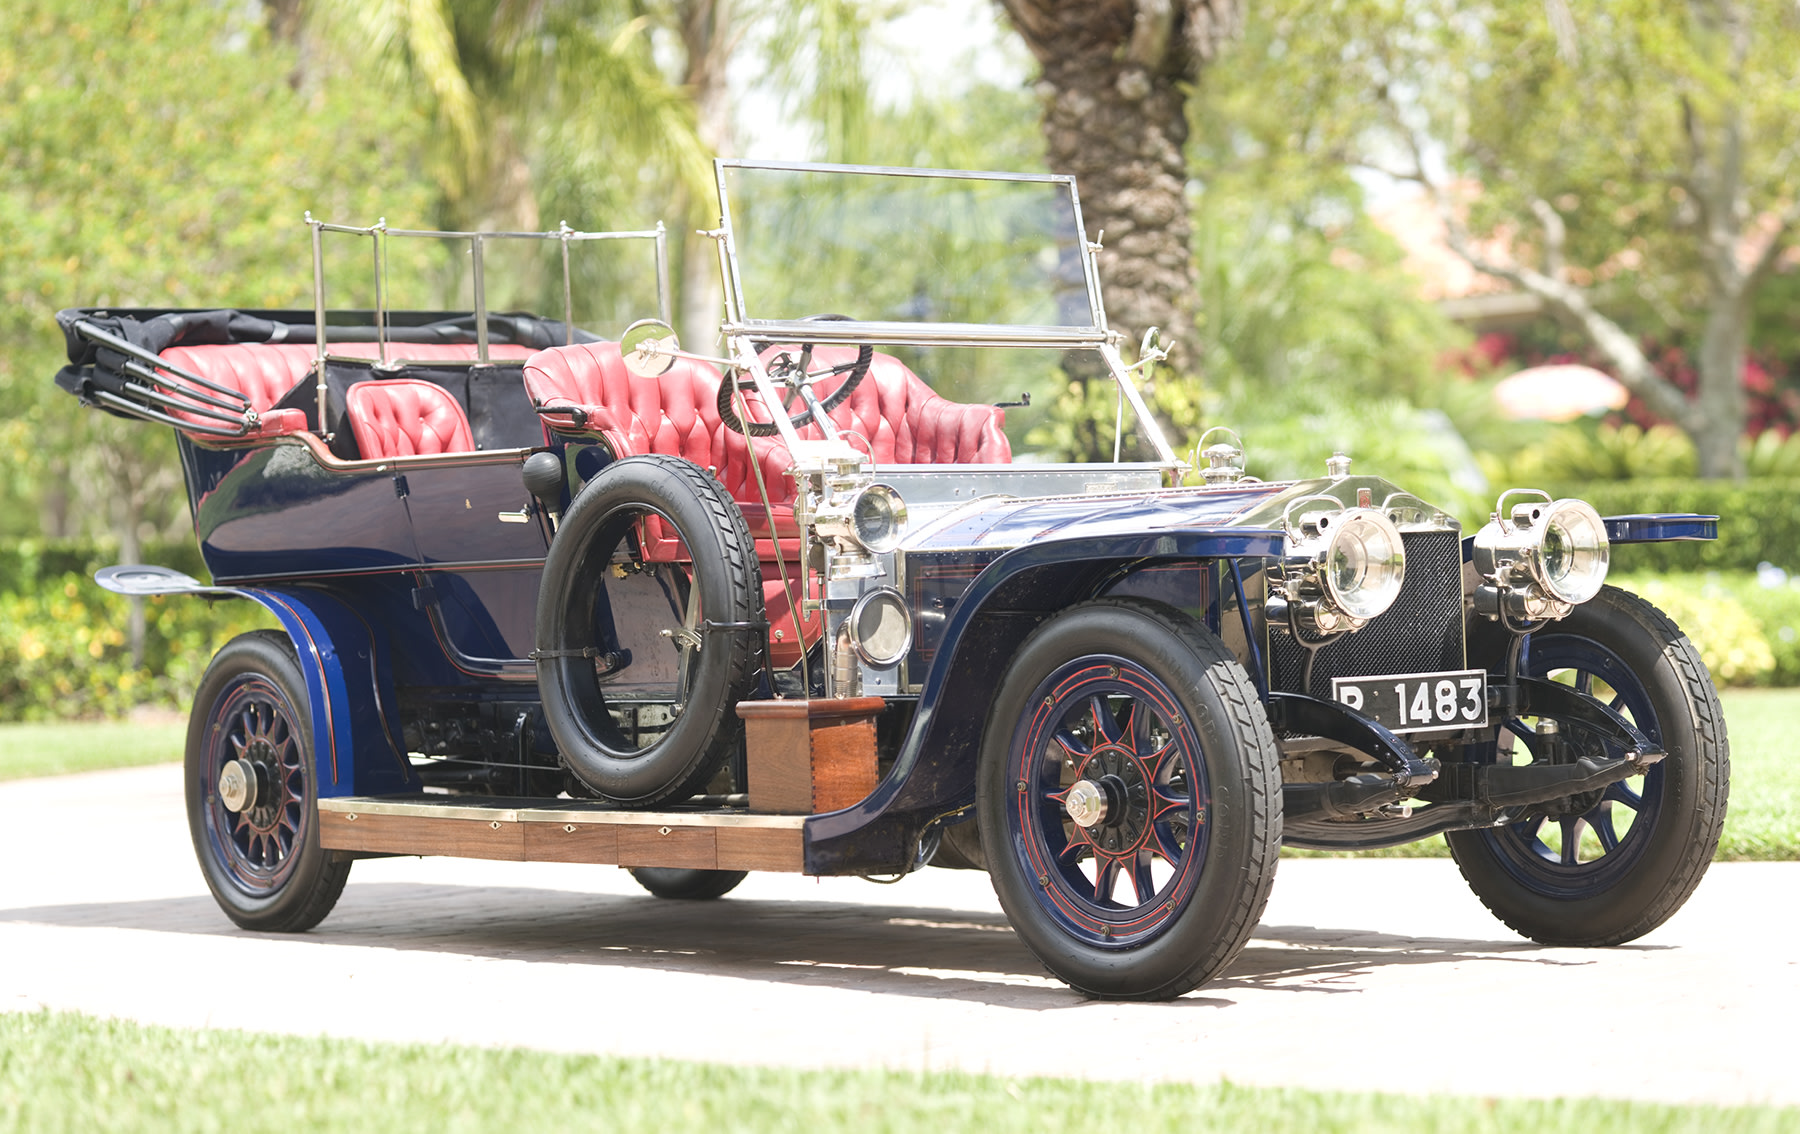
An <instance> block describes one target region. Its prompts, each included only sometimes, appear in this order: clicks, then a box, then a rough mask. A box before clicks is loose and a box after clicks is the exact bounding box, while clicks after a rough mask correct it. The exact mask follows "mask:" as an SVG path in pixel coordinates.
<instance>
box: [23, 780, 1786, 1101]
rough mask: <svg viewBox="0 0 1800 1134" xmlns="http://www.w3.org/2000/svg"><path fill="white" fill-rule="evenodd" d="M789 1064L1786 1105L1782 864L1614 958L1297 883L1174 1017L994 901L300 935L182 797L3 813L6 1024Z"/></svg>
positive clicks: (868, 893) (547, 876) (390, 926)
mask: <svg viewBox="0 0 1800 1134" xmlns="http://www.w3.org/2000/svg"><path fill="white" fill-rule="evenodd" d="M39 1005H46V1006H50V1007H54V1008H65V1009H75V1010H79V1011H83V1012H89V1013H95V1014H100V1015H110V1016H121V1017H128V1018H131V1019H136V1020H142V1021H146V1022H152V1023H159V1024H169V1025H176V1026H214V1027H235V1028H250V1029H257V1030H265V1031H281V1032H294V1033H301V1034H320V1033H327V1034H331V1035H339V1036H357V1037H364V1038H370V1039H388V1040H426V1041H430V1040H455V1041H460V1042H468V1043H477V1044H507V1045H524V1046H530V1047H537V1048H546V1049H554V1050H560V1051H590V1052H607V1053H616V1054H623V1055H663V1056H672V1057H679V1058H684V1059H699V1060H714V1061H722V1062H732V1063H767V1064H789V1065H795V1066H809V1067H820V1066H883V1067H893V1068H911V1069H919V1068H929V1069H934V1070H936V1069H945V1068H960V1069H964V1070H969V1071H993V1072H997V1073H1001V1074H1007V1075H1059V1076H1083V1077H1091V1078H1110V1079H1184V1080H1191V1081H1195V1082H1203V1083H1204V1082H1211V1081H1214V1080H1217V1079H1219V1078H1221V1077H1225V1078H1229V1079H1231V1080H1233V1081H1235V1082H1239V1083H1250V1084H1267V1085H1289V1086H1303V1087H1315V1088H1342V1089H1352V1090H1356V1089H1368V1090H1384V1091H1411V1092H1455V1093H1461V1094H1477V1095H1537V1096H1557V1095H1601V1096H1612V1097H1629V1098H1639V1099H1658V1100H1668V1101H1677V1102H1691V1101H1717V1102H1757V1101H1769V1102H1779V1103H1785V1104H1800V1075H1796V1074H1795V1072H1794V1069H1793V1064H1794V1059H1795V1056H1796V1054H1797V1053H1800V1035H1797V1031H1800V863H1745V864H1725V865H1720V866H1715V867H1714V868H1713V869H1712V872H1711V873H1710V874H1709V875H1708V876H1707V879H1706V881H1705V883H1704V884H1703V885H1702V886H1701V888H1700V891H1699V893H1698V894H1697V895H1696V896H1695V897H1694V899H1693V900H1692V901H1691V902H1689V903H1688V906H1687V908H1686V909H1684V910H1683V911H1682V912H1681V913H1680V914H1679V915H1677V916H1676V918H1675V919H1674V920H1672V921H1671V922H1670V923H1669V924H1668V925H1667V926H1665V927H1663V928H1662V929H1661V930H1659V931H1658V932H1656V933H1654V934H1652V935H1651V936H1649V937H1647V938H1644V939H1642V940H1641V941H1639V942H1636V943H1634V944H1632V945H1629V946H1623V947H1620V948H1615V949H1608V950H1571V949H1546V948H1540V947H1537V946H1535V945H1532V944H1530V943H1528V942H1525V941H1522V940H1519V939H1518V938H1515V937H1514V936H1512V935H1511V933H1510V932H1509V931H1508V930H1507V929H1505V927H1503V926H1501V925H1500V924H1499V923H1498V922H1496V921H1494V920H1493V919H1492V918H1491V917H1490V916H1489V915H1488V914H1487V912H1486V911H1485V910H1484V909H1482V907H1481V906H1480V904H1479V903H1478V902H1476V901H1475V899H1474V898H1473V897H1472V896H1471V895H1470V894H1469V893H1468V891H1467V890H1466V889H1465V888H1464V887H1463V884H1462V881H1461V879H1460V877H1459V876H1458V875H1457V873H1456V868H1455V867H1454V866H1453V865H1451V864H1450V863H1449V862H1447V861H1380V860H1369V861H1358V860H1304V861H1290V862H1287V863H1284V864H1283V865H1282V867H1281V878H1280V881H1279V882H1278V883H1277V885H1276V888H1275V896H1274V899H1273V901H1272V902H1271V903H1270V906H1269V909H1268V912H1267V915H1266V916H1265V917H1264V919H1263V923H1262V926H1261V927H1260V928H1259V929H1258V931H1257V934H1256V937H1255V938H1254V939H1253V940H1252V941H1251V943H1250V947H1249V949H1248V950H1246V952H1245V953H1244V955H1243V956H1242V957H1241V958H1240V959H1239V960H1238V961H1237V963H1236V964H1235V965H1233V966H1232V967H1231V969H1230V970H1229V972H1228V973H1227V974H1226V975H1225V976H1224V977H1223V978H1222V979H1220V980H1217V981H1214V982H1213V983H1212V984H1210V985H1208V986H1206V987H1205V988H1202V989H1200V990H1199V991H1198V992H1195V993H1192V994H1190V995H1189V996H1187V997H1184V998H1183V999H1181V1000H1179V1001H1176V1002H1174V1003H1170V1004H1131V1005H1119V1004H1104V1003H1095V1002H1089V1001H1084V1000H1082V999H1081V998H1079V997H1077V996H1075V995H1072V994H1071V993H1070V992H1068V990H1067V989H1065V988H1063V987H1062V986H1061V985H1059V984H1057V983H1056V982H1054V981H1052V980H1050V979H1049V978H1048V977H1046V976H1044V975H1043V973H1042V971H1041V970H1040V969H1039V968H1038V967H1037V965H1036V964H1035V962H1034V961H1033V960H1032V958H1031V956H1030V955H1029V954H1028V953H1027V952H1026V951H1025V949H1024V948H1023V947H1022V946H1021V945H1020V944H1019V943H1018V942H1017V940H1016V939H1015V938H1014V937H1013V934H1012V932H1011V931H1010V930H1009V929H1008V928H1007V926H1006V922H1005V919H1004V918H1003V917H1002V916H1001V915H1000V912H999V907H998V905H997V904H996V903H995V901H994V897H993V893H992V891H991V890H990V889H989V888H988V885H987V879H986V878H985V876H982V875H979V874H972V873H968V872H961V871H947V870H929V871H926V872H924V873H923V874H921V875H919V876H916V877H914V878H911V879H908V880H907V881H905V882H903V883H901V884H899V885H897V886H891V887H889V886H876V885H872V884H870V883H867V882H863V881H860V880H854V879H828V880H822V881H821V880H813V879H802V878H796V877H785V876H776V875H767V876H752V877H751V878H750V879H749V880H748V881H747V882H746V883H745V884H744V885H743V886H741V887H739V889H738V890H737V891H735V892H734V893H733V894H732V895H731V896H730V897H729V898H726V899H724V900H723V901H720V902H712V903H678V902H667V901H659V900H656V899H653V898H650V897H649V896H647V895H645V894H644V893H643V892H642V891H641V890H639V889H638V888H637V886H636V885H635V884H634V883H633V882H632V881H631V879H630V878H629V877H628V876H627V875H626V874H625V873H624V872H623V871H620V870H618V869H615V868H612V867H581V866H566V865H556V864H516V863H482V862H470V861H462V860H451V859H425V860H420V859H391V860H381V861H371V862H363V863H359V864H357V866H356V869H355V872H354V873H353V874H352V876H351V883H350V886H349V888H348V889H347V890H346V891H345V894H344V898H343V901H342V902H341V903H340V904H339V905H338V908H337V911H336V912H335V913H334V914H333V915H332V916H331V917H330V918H329V919H327V920H326V922H325V923H324V925H322V926H321V927H320V928H319V929H317V930H315V931H313V932H311V933H308V934H305V935H303V936H299V937H280V936H264V935H257V934H249V933H244V932H242V931H239V930H238V929H236V928H235V927H234V926H232V925H231V923H230V922H228V921H226V920H225V918H224V916H223V915H222V914H220V913H219V912H218V911H217V909H216V908H215V907H214V906H213V903H212V900H211V898H209V897H208V896H207V895H206V891H205V887H204V885H203V884H202V882H201V881H200V876H199V873H198V870H197V868H196V867H195V865H194V863H193V861H192V857H191V850H190V848H189V845H188V837H187V827H186V822H185V820H184V818H183V815H182V807H181V800H180V796H179V783H178V773H177V771H176V769H174V768H173V767H156V768H141V769H132V770H127V771H121V772H106V773H97V774H91V775H83V776H68V777H62V778H57V779H46V780H30V781H22V782H14V783H9V784H0V1010H20V1009H28V1008H32V1007H36V1006H39Z"/></svg>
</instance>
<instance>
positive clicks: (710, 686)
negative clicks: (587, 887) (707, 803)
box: [536, 456, 765, 806]
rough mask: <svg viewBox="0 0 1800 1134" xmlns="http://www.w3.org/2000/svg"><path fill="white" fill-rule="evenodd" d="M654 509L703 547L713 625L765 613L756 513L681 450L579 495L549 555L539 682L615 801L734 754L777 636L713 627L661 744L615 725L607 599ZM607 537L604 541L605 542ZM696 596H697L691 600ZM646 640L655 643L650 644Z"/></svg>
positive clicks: (706, 604) (576, 754)
mask: <svg viewBox="0 0 1800 1134" xmlns="http://www.w3.org/2000/svg"><path fill="white" fill-rule="evenodd" d="M646 511H650V512H655V513H658V514H660V515H661V516H662V517H663V519H664V520H665V521H666V522H668V523H669V524H671V525H672V526H673V527H674V529H675V531H676V532H677V534H678V535H679V536H680V538H681V540H682V541H683V542H684V543H685V544H686V545H687V547H688V550H689V552H690V553H691V554H692V556H693V563H692V578H691V584H690V585H691V586H692V587H693V588H694V589H696V590H698V592H699V598H700V607H701V612H702V616H703V617H704V619H705V620H706V621H708V622H713V623H735V624H739V626H740V627H743V626H744V624H750V625H751V626H752V627H754V626H757V625H760V624H761V623H762V621H763V601H762V572H761V569H760V568H759V567H758V565H757V561H756V551H755V545H754V543H753V542H752V541H751V538H750V529H749V527H748V525H746V524H745V522H744V514H743V512H741V511H740V510H739V509H738V506H737V504H736V503H735V502H733V501H732V499H731V497H730V496H729V495H728V494H727V493H726V492H725V488H724V486H723V485H721V484H720V483H719V482H718V481H716V480H714V479H713V478H712V477H710V476H708V475H707V474H706V472H705V471H704V470H703V469H701V468H700V467H699V466H698V465H695V464H694V463H693V462H691V461H685V460H682V459H681V458H680V457H668V456H642V457H627V458H624V459H623V460H618V461H614V462H613V463H612V464H610V465H608V466H606V467H605V468H604V469H602V470H601V471H600V472H599V473H598V474H597V475H596V476H595V477H594V478H593V479H592V480H591V481H589V482H588V483H587V485H586V486H585V487H584V488H583V489H582V490H581V493H580V494H579V495H578V496H577V497H576V498H575V501H574V503H573V504H571V505H570V506H569V510H568V512H567V514H565V515H564V516H563V520H562V524H561V526H560V527H559V529H558V531H557V534H556V540H555V542H554V543H552V544H551V547H550V554H549V556H548V558H547V559H546V560H545V562H544V576H543V581H542V583H541V584H540V587H539V591H538V601H537V624H536V634H537V648H538V653H539V656H538V662H537V671H538V690H539V694H540V695H541V696H542V698H543V705H544V719H545V720H546V722H547V723H548V724H549V726H550V734H551V736H552V737H554V738H555V740H556V745H557V748H558V750H559V751H560V752H561V753H562V758H563V762H564V763H565V764H566V765H567V766H568V768H569V770H570V771H571V772H572V773H573V774H574V775H575V776H576V778H577V779H579V780H580V781H581V782H582V783H583V784H585V785H587V786H588V787H589V788H591V789H592V790H593V791H594V792H596V793H597V794H599V795H600V796H601V797H602V798H604V799H608V800H611V801H612V802H614V803H622V804H634V805H642V806H648V805H652V804H658V803H666V802H672V801H675V800H680V799H685V798H686V797H688V796H690V795H693V794H694V793H695V792H697V791H700V790H701V789H702V788H703V787H705V786H706V784H707V782H708V781H709V780H711V779H712V777H713V774H714V773H715V772H717V771H718V769H719V767H720V765H721V764H723V763H724V761H725V759H726V758H727V757H728V756H729V755H730V754H731V753H732V751H733V750H734V748H735V746H736V744H737V738H738V736H739V733H740V732H741V723H740V722H739V720H738V717H737V712H736V708H737V703H738V702H739V701H740V700H743V699H744V698H746V697H748V696H750V695H751V693H752V692H753V690H754V689H755V687H756V679H757V672H758V670H759V668H760V666H761V659H762V655H763V651H764V645H765V632H764V631H761V630H758V629H754V628H739V629H720V630H718V631H717V632H708V633H704V634H703V639H704V641H703V644H702V647H701V649H700V650H699V651H698V652H697V654H696V658H697V660H694V661H693V662H692V663H691V665H692V668H691V670H690V678H689V689H688V698H687V701H686V704H685V706H684V707H683V709H682V711H681V714H680V716H679V717H678V718H677V719H676V721H675V722H674V723H673V724H672V725H670V726H669V727H668V729H667V731H666V732H665V733H664V734H663V735H662V736H661V737H660V738H659V739H657V740H655V741H654V742H653V743H651V744H648V745H646V746H644V747H642V748H636V747H633V746H631V745H630V744H628V743H627V742H626V741H625V739H624V737H623V734H622V733H620V732H619V730H618V728H617V727H616V726H615V725H614V723H613V719H612V716H611V714H610V713H609V712H608V710H607V707H606V701H605V695H604V692H603V688H602V686H601V685H600V684H599V683H598V682H597V681H596V680H595V671H594V662H593V661H592V660H591V658H588V657H582V656H579V654H580V651H582V650H584V649H592V648H596V647H597V646H598V644H599V643H598V642H597V641H596V639H597V636H598V635H597V630H596V613H595V612H596V608H597V607H596V596H597V595H598V594H599V592H600V589H601V588H602V587H603V586H604V585H605V576H606V571H607V568H608V566H609V564H610V561H611V558H612V553H613V550H614V548H615V547H617V546H618V544H619V541H620V540H623V539H624V538H625V535H624V528H625V527H626V526H628V525H626V524H625V523H624V521H625V519H626V518H628V517H629V516H631V515H633V514H640V513H643V512H646ZM602 544H604V546H601V545H602ZM689 601H691V599H690V600H689ZM638 648H640V649H643V648H647V647H645V646H643V645H642V644H640V645H639V647H638Z"/></svg>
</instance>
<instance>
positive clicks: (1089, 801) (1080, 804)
mask: <svg viewBox="0 0 1800 1134" xmlns="http://www.w3.org/2000/svg"><path fill="white" fill-rule="evenodd" d="M1108 809H1109V808H1108V804H1107V799H1106V789H1105V788H1103V787H1101V786H1100V785H1099V784H1097V783H1095V782H1094V781H1093V780H1077V781H1076V782H1075V785H1074V786H1073V787H1071V788H1070V789H1069V794H1068V796H1067V797H1066V798H1064V800H1063V810H1065V811H1067V812H1068V813H1069V818H1070V819H1073V820H1074V821H1075V825H1076V826H1077V827H1081V828H1083V829H1086V828H1089V827H1092V826H1094V825H1095V824H1096V823H1104V822H1105V821H1106V813H1107V811H1108Z"/></svg>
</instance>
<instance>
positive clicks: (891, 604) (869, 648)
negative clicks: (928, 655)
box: [850, 587, 913, 669]
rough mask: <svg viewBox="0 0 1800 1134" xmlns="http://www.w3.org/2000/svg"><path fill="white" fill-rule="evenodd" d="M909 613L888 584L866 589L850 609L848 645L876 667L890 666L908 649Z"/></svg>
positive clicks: (910, 634) (909, 641) (910, 617)
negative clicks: (867, 590)
mask: <svg viewBox="0 0 1800 1134" xmlns="http://www.w3.org/2000/svg"><path fill="white" fill-rule="evenodd" d="M912 636H913V635H912V615H911V614H909V613H908V612H907V609H906V600H905V599H904V598H902V597H901V596H900V592H899V591H896V590H894V589H892V588H891V587H883V588H881V589H880V590H876V591H870V592H869V593H868V594H866V595H864V596H863V597H862V598H860V599H858V600H857V601H856V605H855V606H854V607H852V608H851V610H850V644H851V645H852V646H853V647H854V648H855V650H856V652H857V653H858V654H859V655H861V657H862V660H864V661H866V662H868V663H869V664H870V665H872V666H874V667H876V668H877V669H885V668H887V667H888V666H891V665H894V664H896V663H897V662H899V660H900V659H901V658H903V657H905V656H906V651H907V650H909V649H911V648H912Z"/></svg>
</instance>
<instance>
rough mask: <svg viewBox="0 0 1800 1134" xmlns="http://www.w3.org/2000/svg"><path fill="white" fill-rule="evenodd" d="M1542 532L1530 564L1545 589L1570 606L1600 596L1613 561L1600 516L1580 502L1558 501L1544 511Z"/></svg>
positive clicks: (1604, 524)
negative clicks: (1608, 567)
mask: <svg viewBox="0 0 1800 1134" xmlns="http://www.w3.org/2000/svg"><path fill="white" fill-rule="evenodd" d="M1540 531H1541V532H1542V534H1541V535H1540V536H1539V538H1538V545H1537V547H1536V548H1535V549H1534V550H1533V551H1532V553H1531V561H1532V574H1533V575H1534V576H1536V578H1537V581H1538V582H1539V583H1541V584H1542V585H1543V587H1544V589H1545V590H1547V591H1549V592H1550V593H1551V594H1553V595H1555V596H1556V597H1557V598H1559V599H1561V600H1562V601H1563V602H1567V603H1583V602H1586V601H1588V600H1589V599H1591V598H1593V597H1594V596H1595V595H1597V594H1599V593H1600V587H1601V585H1602V584H1604V583H1605V582H1606V569H1607V566H1608V565H1609V563H1610V562H1611V559H1612V549H1611V547H1610V546H1609V545H1608V543H1607V539H1606V522H1605V521H1604V520H1602V519H1601V518H1600V513H1598V512H1596V511H1594V509H1593V507H1592V506H1591V505H1589V504H1586V503H1584V502H1582V501H1580V500H1558V501H1556V502H1555V503H1553V504H1551V505H1550V506H1549V507H1548V508H1546V509H1544V520H1543V526H1542V528H1541V529H1540Z"/></svg>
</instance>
